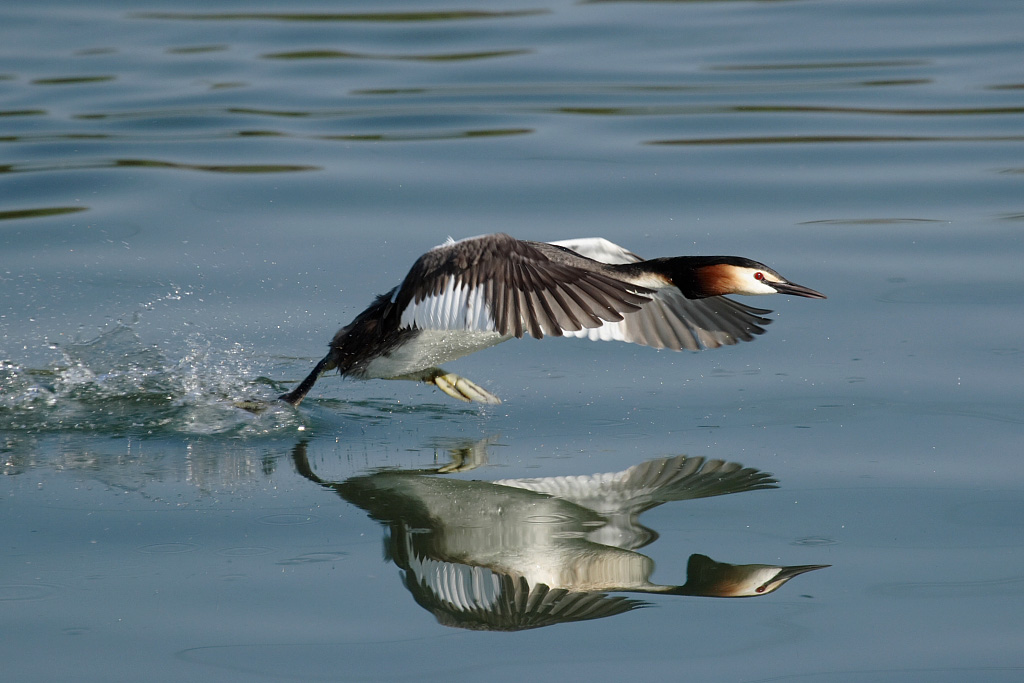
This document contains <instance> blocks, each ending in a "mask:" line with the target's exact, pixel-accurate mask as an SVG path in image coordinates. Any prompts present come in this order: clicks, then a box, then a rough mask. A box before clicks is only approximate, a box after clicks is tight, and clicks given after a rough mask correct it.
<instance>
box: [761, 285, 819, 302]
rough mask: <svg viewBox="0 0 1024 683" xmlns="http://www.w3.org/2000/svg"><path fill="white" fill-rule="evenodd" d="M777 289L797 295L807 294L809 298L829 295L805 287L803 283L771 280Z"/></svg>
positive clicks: (780, 291)
mask: <svg viewBox="0 0 1024 683" xmlns="http://www.w3.org/2000/svg"><path fill="white" fill-rule="evenodd" d="M768 284H770V285H771V286H772V287H774V288H775V291H776V292H778V293H779V294H793V295H795V296H805V297H807V298H808V299H827V298H828V297H827V296H825V295H824V294H822V293H821V292H816V291H814V290H813V289H811V288H810V287H804V286H803V285H796V284H793V283H792V282H769V283H768Z"/></svg>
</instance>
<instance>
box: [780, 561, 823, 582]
mask: <svg viewBox="0 0 1024 683" xmlns="http://www.w3.org/2000/svg"><path fill="white" fill-rule="evenodd" d="M831 566H832V565H830V564H804V565H800V566H799V567H783V568H782V571H781V572H779V573H778V574H777V575H776V576H775V579H774V581H789V580H790V579H792V578H793V577H794V576H800V575H801V574H806V573H807V572H813V571H814V570H815V569H826V568H828V567H831Z"/></svg>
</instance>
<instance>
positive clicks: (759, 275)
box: [754, 271, 764, 280]
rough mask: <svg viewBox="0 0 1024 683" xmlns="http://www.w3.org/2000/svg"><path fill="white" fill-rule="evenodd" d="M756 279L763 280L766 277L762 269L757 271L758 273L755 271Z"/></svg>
mask: <svg viewBox="0 0 1024 683" xmlns="http://www.w3.org/2000/svg"><path fill="white" fill-rule="evenodd" d="M754 279H755V280H763V279H764V273H762V272H761V271H757V272H756V273H754Z"/></svg>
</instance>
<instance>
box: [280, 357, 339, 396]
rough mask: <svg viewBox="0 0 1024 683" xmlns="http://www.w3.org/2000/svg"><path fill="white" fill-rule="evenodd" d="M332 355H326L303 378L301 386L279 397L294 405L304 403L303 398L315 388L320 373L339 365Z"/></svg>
mask: <svg viewBox="0 0 1024 683" xmlns="http://www.w3.org/2000/svg"><path fill="white" fill-rule="evenodd" d="M332 355H333V353H329V354H327V355H326V356H324V357H323V359H322V360H321V361H320V362H319V363H317V364H316V367H314V368H313V372H311V373H309V374H308V375H307V376H306V379H304V380H302V383H301V384H299V386H297V387H295V388H294V389H292V390H291V391H289V392H288V393H287V394H281V395H280V396H278V398H279V399H281V400H282V401H286V402H288V403H291V404H292V405H293V406H297V405H299V404H300V403H302V399H304V398H305V397H306V394H308V393H309V390H310V389H312V388H313V385H314V384H316V381H317V379H319V378H320V375H322V374H324V373H325V372H327V371H328V370H333V369H334V368H336V367H337V363H335V362H334V360H333V359H332V358H331V356H332Z"/></svg>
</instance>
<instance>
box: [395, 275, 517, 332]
mask: <svg viewBox="0 0 1024 683" xmlns="http://www.w3.org/2000/svg"><path fill="white" fill-rule="evenodd" d="M402 327H407V328H411V327H415V328H418V329H421V330H469V331H475V332H495V331H496V329H497V328H496V327H495V325H494V318H493V316H492V315H491V309H490V306H488V305H487V302H486V301H485V300H484V288H483V287H467V286H465V285H463V284H462V283H460V282H457V280H456V278H448V282H447V283H446V284H445V288H444V289H443V290H441V292H440V293H438V294H435V295H431V296H428V297H426V298H424V299H423V300H422V301H420V302H418V303H411V304H409V306H407V307H406V309H405V310H404V311H402Z"/></svg>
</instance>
